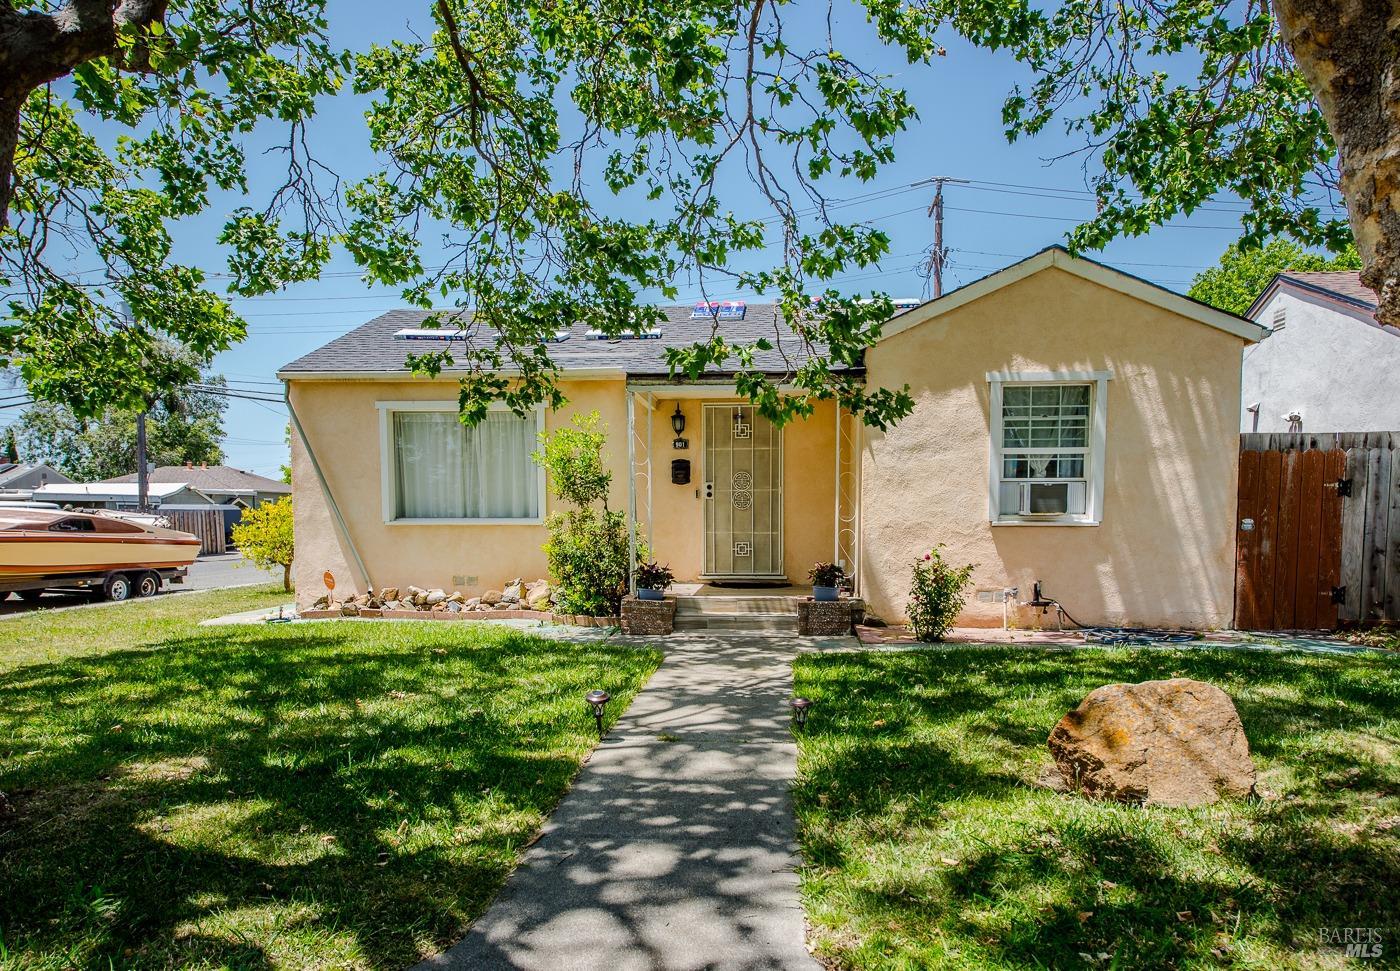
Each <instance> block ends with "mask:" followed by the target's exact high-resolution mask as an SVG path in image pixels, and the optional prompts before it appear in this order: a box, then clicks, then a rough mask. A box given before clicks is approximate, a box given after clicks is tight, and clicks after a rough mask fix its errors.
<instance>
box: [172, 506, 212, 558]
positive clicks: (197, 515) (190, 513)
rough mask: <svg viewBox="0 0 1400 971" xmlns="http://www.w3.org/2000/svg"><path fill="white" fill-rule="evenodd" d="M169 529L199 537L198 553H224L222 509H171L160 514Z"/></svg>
mask: <svg viewBox="0 0 1400 971" xmlns="http://www.w3.org/2000/svg"><path fill="white" fill-rule="evenodd" d="M160 515H161V516H162V517H164V519H165V521H166V522H168V523H169V524H170V528H171V529H178V530H181V531H183V532H186V533H193V534H194V535H196V536H198V537H199V552H200V553H224V552H226V551H227V549H228V547H227V546H226V545H225V543H224V513H223V510H222V509H171V510H168V511H166V512H161V513H160Z"/></svg>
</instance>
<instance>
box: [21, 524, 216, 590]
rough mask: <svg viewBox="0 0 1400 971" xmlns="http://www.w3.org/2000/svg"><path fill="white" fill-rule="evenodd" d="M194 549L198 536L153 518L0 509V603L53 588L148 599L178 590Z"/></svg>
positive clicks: (195, 550) (196, 549)
mask: <svg viewBox="0 0 1400 971" xmlns="http://www.w3.org/2000/svg"><path fill="white" fill-rule="evenodd" d="M199 548H200V543H199V537H197V536H193V535H191V534H190V533H184V532H181V531H180V530H178V529H170V528H168V527H167V526H165V525H163V524H162V522H161V521H160V520H159V519H157V518H154V517H149V516H136V515H123V514H120V513H103V512H75V511H72V510H65V509H44V508H38V507H13V506H8V507H0V599H3V598H4V597H5V596H8V595H9V594H10V593H18V594H19V595H20V596H21V597H23V598H24V599H26V600H37V599H38V598H39V597H40V596H42V595H43V592H44V591H45V590H55V589H68V590H72V589H77V590H99V591H101V593H102V595H103V596H104V597H106V598H107V599H108V600H126V599H128V598H129V597H133V596H136V597H149V596H152V595H154V594H156V593H158V592H159V591H160V588H161V585H162V584H165V583H183V582H184V579H185V575H186V573H187V571H188V569H189V565H190V564H191V563H193V562H194V560H195V557H197V556H198V555H199Z"/></svg>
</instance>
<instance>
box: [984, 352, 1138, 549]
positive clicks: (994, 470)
mask: <svg viewBox="0 0 1400 971" xmlns="http://www.w3.org/2000/svg"><path fill="white" fill-rule="evenodd" d="M1111 380H1113V372H1112V371H988V372H987V383H988V384H989V385H990V392H991V393H990V399H991V402H990V406H991V413H990V416H989V418H990V423H989V428H988V436H987V520H988V522H989V523H990V524H991V525H993V526H1097V525H1099V524H1100V523H1102V522H1103V489H1104V485H1103V483H1104V467H1105V461H1104V459H1105V455H1104V452H1105V450H1106V448H1107V446H1108V382H1109V381H1111ZM1085 383H1089V384H1091V385H1092V386H1093V389H1092V392H1091V394H1092V399H1093V400H1092V408H1093V411H1092V416H1093V421H1092V422H1091V423H1090V426H1089V467H1088V468H1087V469H1086V470H1085V474H1084V479H1085V485H1086V487H1087V489H1088V495H1087V496H1086V497H1085V503H1084V514H1083V515H1080V516H1062V517H1060V518H1057V519H1051V518H1040V517H1035V518H1031V517H1018V516H1006V517H1003V516H1002V515H1001V496H1000V492H1001V488H1000V487H1001V452H1002V448H1001V422H1002V411H1001V402H1002V394H1001V393H1002V388H1003V386H1004V385H1007V384H1085Z"/></svg>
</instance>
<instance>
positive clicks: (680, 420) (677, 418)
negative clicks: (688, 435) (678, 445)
mask: <svg viewBox="0 0 1400 971" xmlns="http://www.w3.org/2000/svg"><path fill="white" fill-rule="evenodd" d="M671 427H672V428H674V429H675V430H676V437H677V438H680V437H681V435H682V434H684V433H685V415H683V414H682V413H681V405H680V402H679V401H678V402H676V413H675V414H674V415H672V416H671Z"/></svg>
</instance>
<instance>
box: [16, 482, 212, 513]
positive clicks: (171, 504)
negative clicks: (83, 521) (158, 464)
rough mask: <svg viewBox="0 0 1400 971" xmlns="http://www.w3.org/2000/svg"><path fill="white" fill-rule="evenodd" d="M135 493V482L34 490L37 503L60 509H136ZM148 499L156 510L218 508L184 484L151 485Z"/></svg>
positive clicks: (59, 486) (53, 486)
mask: <svg viewBox="0 0 1400 971" xmlns="http://www.w3.org/2000/svg"><path fill="white" fill-rule="evenodd" d="M136 489H137V486H136V483H134V482H130V483H127V482H70V483H66V484H63V485H46V486H42V487H41V488H38V489H35V490H34V499H35V501H36V502H56V503H58V504H59V505H61V506H77V507H80V508H84V509H135V508H136V507H137V499H138V497H137V493H136ZM146 497H147V502H148V503H149V504H150V505H151V506H152V507H154V508H156V509H166V510H169V509H172V508H177V507H178V508H192V507H200V508H208V507H211V506H218V505H219V503H217V502H215V501H214V500H213V499H211V498H210V497H209V496H207V495H205V494H204V493H202V492H200V491H199V490H198V489H193V488H191V487H190V486H189V485H188V484H186V483H184V482H160V483H152V484H151V486H150V488H149V489H147V491H146Z"/></svg>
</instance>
